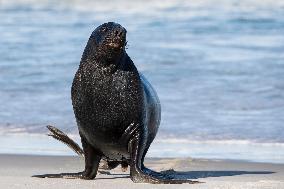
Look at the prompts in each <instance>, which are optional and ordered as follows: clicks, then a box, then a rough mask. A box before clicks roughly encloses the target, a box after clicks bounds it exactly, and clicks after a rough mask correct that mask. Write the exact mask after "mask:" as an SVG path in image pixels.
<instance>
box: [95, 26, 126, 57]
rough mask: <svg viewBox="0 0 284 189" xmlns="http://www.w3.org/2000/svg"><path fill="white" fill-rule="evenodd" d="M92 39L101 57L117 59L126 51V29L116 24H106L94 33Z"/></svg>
mask: <svg viewBox="0 0 284 189" xmlns="http://www.w3.org/2000/svg"><path fill="white" fill-rule="evenodd" d="M91 38H92V39H93V40H94V41H95V45H96V48H95V51H96V52H95V53H96V54H97V55H99V57H101V58H102V57H104V58H107V59H116V58H117V56H118V55H120V54H121V52H123V51H124V50H125V45H126V29H125V28H123V27H122V26H121V25H119V24H117V23H114V22H108V23H104V24H102V25H100V26H99V27H97V28H96V29H95V30H94V31H93V33H92V35H91Z"/></svg>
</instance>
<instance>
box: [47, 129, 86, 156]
mask: <svg viewBox="0 0 284 189" xmlns="http://www.w3.org/2000/svg"><path fill="white" fill-rule="evenodd" d="M46 127H47V128H48V130H49V131H50V132H51V133H50V134H48V136H52V137H53V138H55V139H56V140H59V141H60V142H63V143H64V144H66V145H67V146H68V147H69V148H71V149H72V150H73V151H74V152H75V153H76V154H78V155H79V156H82V157H84V151H83V150H82V148H80V146H79V145H78V144H77V143H76V142H75V141H74V140H72V139H71V138H69V137H68V136H67V135H66V134H65V133H63V132H62V131H60V130H59V129H57V128H56V127H53V126H51V125H48V126H46Z"/></svg>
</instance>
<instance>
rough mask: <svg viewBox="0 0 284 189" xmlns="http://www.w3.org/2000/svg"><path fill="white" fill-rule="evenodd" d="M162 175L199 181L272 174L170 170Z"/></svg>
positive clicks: (260, 172)
mask: <svg viewBox="0 0 284 189" xmlns="http://www.w3.org/2000/svg"><path fill="white" fill-rule="evenodd" d="M162 173H164V174H167V175H171V176H172V177H174V178H176V179H199V178H207V177H224V176H236V175H249V174H253V175H255V174H257V175H262V174H273V173H275V172H271V171H174V170H172V169H170V170H167V171H163V172H162Z"/></svg>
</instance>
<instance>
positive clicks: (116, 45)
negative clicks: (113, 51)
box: [108, 42, 121, 48]
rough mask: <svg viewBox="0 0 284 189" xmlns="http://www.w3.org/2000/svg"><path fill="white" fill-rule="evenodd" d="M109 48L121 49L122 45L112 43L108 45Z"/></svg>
mask: <svg viewBox="0 0 284 189" xmlns="http://www.w3.org/2000/svg"><path fill="white" fill-rule="evenodd" d="M108 46H109V47H112V48H119V47H121V44H119V43H113V42H111V43H109V44H108Z"/></svg>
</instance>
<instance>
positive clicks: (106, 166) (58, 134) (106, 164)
mask: <svg viewBox="0 0 284 189" xmlns="http://www.w3.org/2000/svg"><path fill="white" fill-rule="evenodd" d="M47 128H48V130H49V131H50V132H51V133H49V134H48V136H51V137H53V138H55V139H56V140H58V141H60V142H63V143H64V144H66V145H67V146H68V147H69V148H71V149H72V150H73V151H74V152H75V153H76V154H78V155H79V156H82V157H84V151H83V149H82V148H81V147H80V146H79V145H78V144H77V143H76V142H75V141H74V140H72V139H71V138H69V137H68V136H67V135H66V134H65V133H63V132H62V131H61V130H59V129H58V128H56V127H54V126H51V125H48V126H47ZM119 164H121V170H122V171H123V172H125V171H127V168H128V163H127V162H125V161H107V160H102V162H101V165H102V166H100V167H99V168H100V169H103V170H111V169H114V168H116V167H117V166H118V165H119ZM99 172H100V173H103V174H104V173H106V172H104V171H99ZM78 174H79V173H78ZM107 174H109V173H108V172H107ZM67 176H68V177H69V174H68V175H67Z"/></svg>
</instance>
